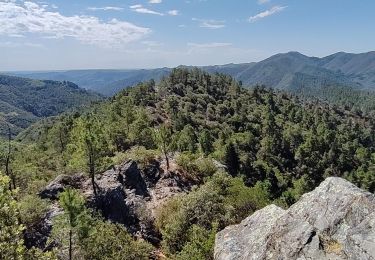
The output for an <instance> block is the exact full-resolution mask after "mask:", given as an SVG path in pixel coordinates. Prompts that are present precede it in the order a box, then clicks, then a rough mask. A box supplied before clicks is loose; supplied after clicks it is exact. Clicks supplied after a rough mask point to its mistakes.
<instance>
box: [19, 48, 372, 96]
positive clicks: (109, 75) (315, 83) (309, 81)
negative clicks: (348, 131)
mask: <svg viewBox="0 0 375 260" xmlns="http://www.w3.org/2000/svg"><path fill="white" fill-rule="evenodd" d="M201 68H202V69H203V70H206V71H208V72H220V73H225V74H229V75H231V76H233V77H235V78H236V79H237V80H240V81H242V82H243V85H245V86H253V85H257V84H260V85H266V86H267V87H272V88H277V89H284V90H289V91H296V90H301V88H316V89H317V88H321V87H325V86H346V87H352V88H354V89H356V90H375V52H374V51H373V52H368V53H361V54H352V53H344V52H339V53H336V54H333V55H330V56H327V57H324V58H316V57H308V56H305V55H303V54H301V53H298V52H289V53H282V54H277V55H274V56H272V57H270V58H268V59H265V60H263V61H260V62H253V63H243V64H227V65H220V66H205V67H201ZM171 70H172V69H171V68H160V69H149V70H147V69H144V70H74V71H54V72H15V73H12V74H13V75H17V76H24V77H28V78H34V79H49V80H59V81H61V80H67V81H71V82H74V83H75V84H77V85H79V86H80V87H82V88H86V89H90V90H94V91H96V92H98V93H101V94H103V95H106V96H111V95H113V94H115V93H117V92H118V91H120V90H121V89H123V88H125V87H128V86H132V85H135V84H137V83H138V82H142V81H144V80H149V79H152V78H153V79H155V80H156V81H158V80H160V78H161V77H163V76H165V75H167V74H169V73H170V71H171Z"/></svg>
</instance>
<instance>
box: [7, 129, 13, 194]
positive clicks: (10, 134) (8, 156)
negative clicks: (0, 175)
mask: <svg viewBox="0 0 375 260" xmlns="http://www.w3.org/2000/svg"><path fill="white" fill-rule="evenodd" d="M11 139H12V133H11V131H10V126H9V125H8V153H7V156H6V161H5V174H6V176H8V177H9V178H11V180H12V182H13V184H14V186H15V181H14V178H13V176H11V173H10V153H11V144H10V141H11ZM9 189H10V190H12V183H9Z"/></svg>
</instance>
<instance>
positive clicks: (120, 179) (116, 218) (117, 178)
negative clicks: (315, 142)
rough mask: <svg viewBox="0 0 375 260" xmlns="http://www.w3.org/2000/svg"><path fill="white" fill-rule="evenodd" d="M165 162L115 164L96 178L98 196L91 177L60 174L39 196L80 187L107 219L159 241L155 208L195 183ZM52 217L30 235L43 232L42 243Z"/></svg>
mask: <svg viewBox="0 0 375 260" xmlns="http://www.w3.org/2000/svg"><path fill="white" fill-rule="evenodd" d="M162 164H163V163H162V162H161V163H160V162H159V161H157V160H155V161H153V162H150V164H149V165H146V166H145V167H142V169H140V167H139V166H138V164H137V163H136V162H135V161H131V160H130V161H127V162H124V163H123V164H121V165H116V166H114V167H113V168H111V169H109V170H107V171H105V172H104V173H102V174H98V175H97V176H96V177H95V183H96V185H97V186H96V187H97V190H98V194H97V196H94V192H93V188H92V184H91V180H90V179H89V178H88V177H87V176H85V175H83V174H76V175H73V176H68V175H60V176H58V177H57V178H56V179H55V180H54V181H52V182H51V183H50V184H49V185H48V186H47V187H46V188H44V189H43V190H42V191H41V192H40V193H39V195H40V197H41V198H44V199H50V200H52V201H56V200H57V199H58V196H59V194H60V193H61V192H63V191H64V190H65V189H66V188H68V187H72V188H75V189H79V190H80V191H81V193H82V194H83V196H84V197H85V198H86V202H87V206H88V207H90V208H92V209H95V210H98V211H99V212H101V214H102V215H103V217H104V218H105V219H108V220H110V221H112V222H116V223H120V224H123V225H124V226H125V227H126V228H127V229H128V231H129V232H130V233H131V234H133V235H134V236H138V237H142V238H144V239H146V240H147V241H149V242H151V243H154V244H158V243H159V242H160V234H158V233H157V232H156V231H155V228H154V225H153V221H154V217H155V209H156V208H158V207H159V206H160V205H162V204H163V203H164V201H165V200H166V199H168V198H170V197H172V196H175V195H176V194H179V193H183V192H188V191H189V190H190V188H191V184H192V183H190V182H189V181H188V180H185V179H184V178H183V177H182V175H181V174H180V173H179V172H178V170H176V169H173V170H172V171H167V170H166V169H164V167H163V166H162ZM49 219H50V218H46V220H45V221H44V222H43V223H41V226H40V229H36V230H34V232H31V233H30V236H39V234H40V240H41V244H43V243H42V242H44V240H43V239H44V238H45V236H46V234H47V233H48V231H49V230H50V228H49V229H48V227H50V226H49V221H50V220H49Z"/></svg>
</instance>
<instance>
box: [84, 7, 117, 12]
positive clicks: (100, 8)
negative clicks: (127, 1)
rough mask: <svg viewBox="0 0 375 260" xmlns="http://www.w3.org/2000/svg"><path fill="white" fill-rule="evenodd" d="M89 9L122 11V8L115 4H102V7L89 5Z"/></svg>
mask: <svg viewBox="0 0 375 260" xmlns="http://www.w3.org/2000/svg"><path fill="white" fill-rule="evenodd" d="M87 9H88V10H90V11H122V10H124V8H122V7H116V6H104V7H89V8H87Z"/></svg>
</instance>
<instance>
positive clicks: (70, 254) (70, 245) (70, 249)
mask: <svg viewBox="0 0 375 260" xmlns="http://www.w3.org/2000/svg"><path fill="white" fill-rule="evenodd" d="M72 236H73V233H72V229H70V230H69V260H72V254H73V248H72Z"/></svg>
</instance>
